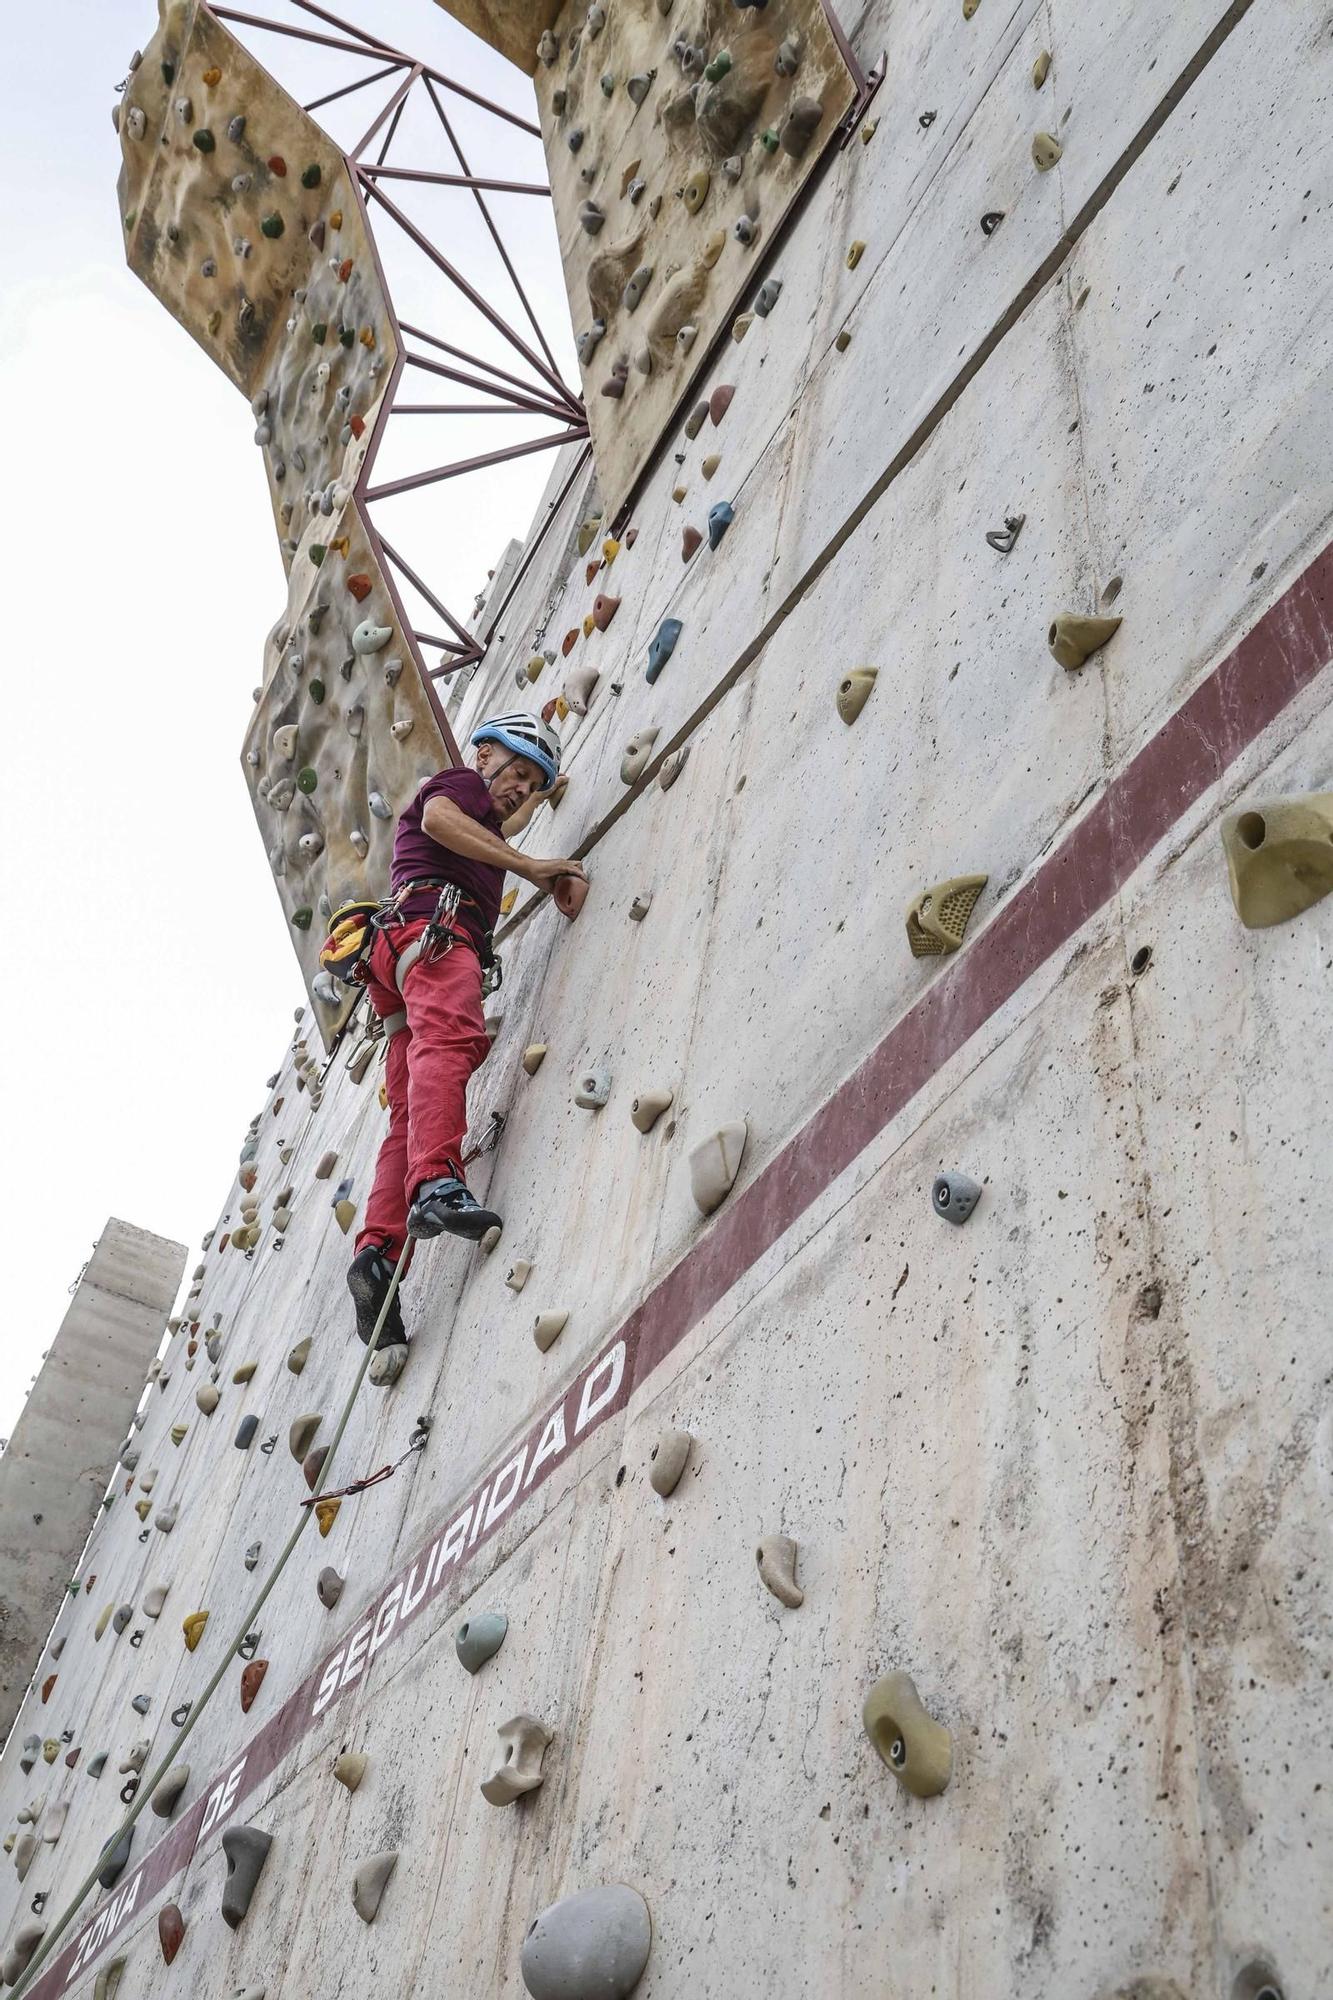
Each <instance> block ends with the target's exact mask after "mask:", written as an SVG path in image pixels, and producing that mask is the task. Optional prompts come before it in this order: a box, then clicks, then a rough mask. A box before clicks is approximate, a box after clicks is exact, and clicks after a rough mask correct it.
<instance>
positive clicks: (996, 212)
mask: <svg viewBox="0 0 1333 2000" xmlns="http://www.w3.org/2000/svg"><path fill="white" fill-rule="evenodd" d="M1003 221H1004V210H1003V209H1002V208H988V209H987V210H986V213H985V214H984V215H983V216H982V218H981V233H982V235H983V236H993V235H994V234H995V232H996V230H997V229H998V228H999V226H1000V224H1001V223H1002V222H1003Z"/></svg>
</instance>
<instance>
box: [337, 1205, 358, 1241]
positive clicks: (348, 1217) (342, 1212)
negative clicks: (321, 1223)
mask: <svg viewBox="0 0 1333 2000" xmlns="http://www.w3.org/2000/svg"><path fill="white" fill-rule="evenodd" d="M333 1213H334V1216H335V1217H336V1219H337V1223H338V1227H339V1229H341V1231H342V1233H343V1235H344V1236H346V1234H347V1232H348V1230H349V1229H350V1228H351V1226H352V1224H353V1222H354V1221H355V1220H356V1203H355V1202H354V1201H335V1202H334V1204H333Z"/></svg>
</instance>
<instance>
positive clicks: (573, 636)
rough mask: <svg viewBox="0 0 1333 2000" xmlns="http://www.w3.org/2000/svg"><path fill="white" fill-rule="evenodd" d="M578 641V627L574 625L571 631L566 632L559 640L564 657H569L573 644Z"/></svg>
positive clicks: (576, 643) (575, 644)
mask: <svg viewBox="0 0 1333 2000" xmlns="http://www.w3.org/2000/svg"><path fill="white" fill-rule="evenodd" d="M578 643H579V633H578V627H577V625H576V626H575V627H574V630H573V631H572V632H566V634H565V636H564V638H563V639H562V640H561V641H560V650H561V652H562V653H563V654H564V656H565V658H566V659H568V658H569V656H570V654H571V653H572V652H573V650H574V648H575V646H577V645H578Z"/></svg>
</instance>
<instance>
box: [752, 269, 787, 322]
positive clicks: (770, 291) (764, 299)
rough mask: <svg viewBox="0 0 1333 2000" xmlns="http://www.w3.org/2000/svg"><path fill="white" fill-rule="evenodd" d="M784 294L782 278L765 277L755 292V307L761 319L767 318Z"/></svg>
mask: <svg viewBox="0 0 1333 2000" xmlns="http://www.w3.org/2000/svg"><path fill="white" fill-rule="evenodd" d="M781 295H782V280H781V278H765V280H764V282H763V284H762V285H761V286H760V287H759V290H758V292H757V293H756V294H755V301H754V309H755V311H756V312H757V313H758V315H759V317H760V319H767V318H768V315H769V314H770V313H771V312H772V310H773V308H774V306H775V305H776V304H777V302H778V300H779V298H780V297H781Z"/></svg>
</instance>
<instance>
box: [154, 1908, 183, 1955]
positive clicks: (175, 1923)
mask: <svg viewBox="0 0 1333 2000" xmlns="http://www.w3.org/2000/svg"><path fill="white" fill-rule="evenodd" d="M184 1937H185V1919H184V1917H183V1916H182V1915H181V1913H180V1905H179V1904H178V1903H164V1904H163V1905H162V1908H161V1909H160V1910H159V1911H158V1913H157V1941H158V1943H159V1944H160V1945H161V1947H162V1957H163V1959H164V1961H165V1962H166V1964H168V1965H170V1964H171V1961H172V1959H173V1958H174V1957H175V1956H176V1953H177V1952H178V1951H179V1950H180V1948H181V1944H182V1942H183V1941H184Z"/></svg>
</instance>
